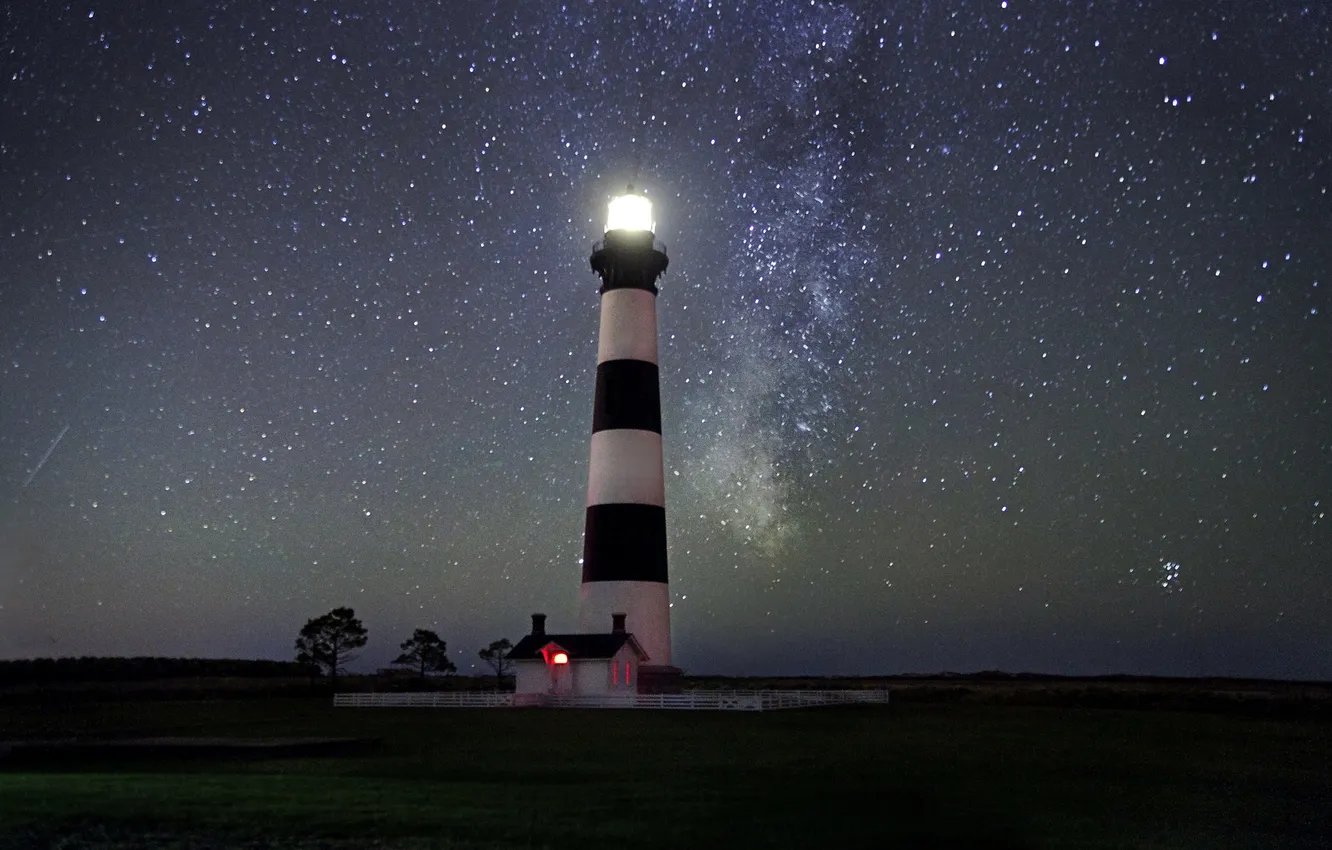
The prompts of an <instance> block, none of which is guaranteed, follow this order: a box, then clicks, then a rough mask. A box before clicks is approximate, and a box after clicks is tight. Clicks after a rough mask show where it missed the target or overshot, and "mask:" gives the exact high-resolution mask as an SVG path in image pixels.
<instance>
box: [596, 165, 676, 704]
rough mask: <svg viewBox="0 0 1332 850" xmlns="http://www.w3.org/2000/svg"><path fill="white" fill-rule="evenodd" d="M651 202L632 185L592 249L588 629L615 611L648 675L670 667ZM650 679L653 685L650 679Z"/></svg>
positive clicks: (661, 259) (660, 263) (659, 264)
mask: <svg viewBox="0 0 1332 850" xmlns="http://www.w3.org/2000/svg"><path fill="white" fill-rule="evenodd" d="M655 229H656V225H655V223H654V222H653V220H652V204H651V202H650V201H648V199H647V198H645V197H643V196H642V195H639V194H635V193H634V191H633V187H632V186H630V187H629V192H628V193H627V194H624V195H621V196H619V197H617V198H615V199H614V200H612V201H611V202H610V209H609V214H608V216H607V220H606V231H605V238H604V241H602V242H600V243H598V244H597V245H596V246H594V248H593V252H592V258H591V262H592V270H593V271H595V272H596V273H597V274H598V275H600V277H601V331H600V336H599V338H598V342H597V387H596V401H595V402H594V404H593V413H592V454H591V462H590V463H589V466H588V475H587V517H586V521H585V525H584V531H583V584H582V591H581V594H580V604H579V618H578V619H579V628H580V630H581V631H583V632H589V633H590V632H603V631H605V629H606V624H607V623H610V622H611V621H612V615H624V618H623V619H620V620H619V622H625V619H627V623H626V629H627V631H628V632H629V633H631V634H632V635H633V636H634V638H635V639H636V640H637V641H638V643H639V645H640V646H641V647H642V648H643V650H644V651H645V652H646V653H647V656H648V657H647V659H646V662H645V666H644V668H643V676H644V677H645V679H646V678H649V677H651V676H652V674H653V672H654V671H655V672H656V674H657V675H658V677H659V678H662V679H665V678H669V677H670V676H671V675H672V674H673V673H678V671H677V670H675V669H674V668H673V667H672V666H671V615H670V594H669V590H668V587H667V583H666V487H665V480H664V477H663V474H662V456H661V392H660V389H659V386H658V379H657V285H656V281H657V277H658V276H659V275H660V274H661V273H662V272H664V271H665V270H666V263H667V260H666V254H665V253H663V252H662V251H660V250H658V249H657V248H656V247H655V246H654V245H653V235H654V231H655ZM645 684H646V682H645Z"/></svg>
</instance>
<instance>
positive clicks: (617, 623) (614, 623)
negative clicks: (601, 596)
mask: <svg viewBox="0 0 1332 850" xmlns="http://www.w3.org/2000/svg"><path fill="white" fill-rule="evenodd" d="M611 631H612V632H613V633H615V634H617V635H622V634H624V615H623V614H611Z"/></svg>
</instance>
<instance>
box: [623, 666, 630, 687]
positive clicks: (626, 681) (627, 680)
mask: <svg viewBox="0 0 1332 850" xmlns="http://www.w3.org/2000/svg"><path fill="white" fill-rule="evenodd" d="M624 683H625V684H626V685H627V684H629V662H628V661H626V662H624Z"/></svg>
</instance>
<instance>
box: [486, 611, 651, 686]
mask: <svg viewBox="0 0 1332 850" xmlns="http://www.w3.org/2000/svg"><path fill="white" fill-rule="evenodd" d="M624 619H625V615H624V614H612V615H611V630H610V631H609V632H607V633H605V634H570V635H550V634H546V615H545V614H533V615H532V633H531V634H530V635H527V636H526V637H524V638H523V639H522V640H520V641H518V645H517V646H515V647H514V648H513V649H512V650H510V651H509V655H508V657H509V659H510V660H511V661H512V662H513V670H514V684H515V687H514V692H515V693H517V694H549V695H552V696H613V695H615V694H632V693H636V692H637V690H638V668H639V666H640V665H642V664H643V663H645V662H646V661H647V660H648V658H647V653H646V652H644V651H643V647H641V646H639V644H638V641H637V640H635V639H634V636H633V635H632V634H630V633H629V632H628V631H626V630H625V625H624Z"/></svg>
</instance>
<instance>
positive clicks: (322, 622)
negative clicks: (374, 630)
mask: <svg viewBox="0 0 1332 850" xmlns="http://www.w3.org/2000/svg"><path fill="white" fill-rule="evenodd" d="M368 634H369V633H368V632H367V631H366V629H365V626H364V625H362V624H361V621H360V620H358V619H356V612H355V611H353V610H352V609H350V608H334V609H333V610H332V611H329V612H328V613H327V614H325V615H323V616H322V617H315V618H314V619H312V620H308V621H307V622H306V624H305V626H304V628H302V629H301V634H300V636H299V637H297V638H296V660H297V661H298V662H300V663H301V664H312V665H314V666H315V667H318V668H319V672H320V673H322V674H326V675H327V676H328V677H329V679H330V680H332V681H333V683H334V684H336V683H337V681H338V673H339V672H341V671H342V669H343V667H344V666H345V665H346V664H347V663H349V662H351V661H355V660H356V655H355V653H354V650H357V649H360V648H361V647H363V646H365V643H366V640H368Z"/></svg>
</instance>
